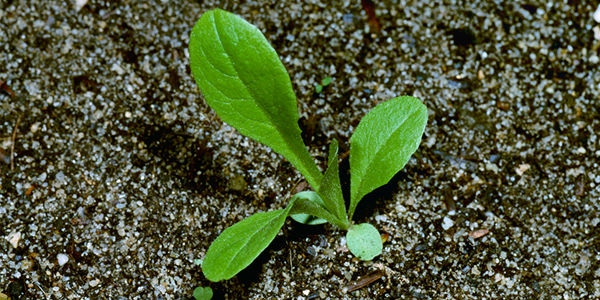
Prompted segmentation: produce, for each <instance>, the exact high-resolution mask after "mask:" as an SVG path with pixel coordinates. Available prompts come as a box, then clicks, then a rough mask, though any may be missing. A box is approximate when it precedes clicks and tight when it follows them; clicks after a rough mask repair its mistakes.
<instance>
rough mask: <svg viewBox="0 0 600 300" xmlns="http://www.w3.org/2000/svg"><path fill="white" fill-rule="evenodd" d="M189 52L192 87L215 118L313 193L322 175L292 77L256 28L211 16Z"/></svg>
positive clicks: (197, 29)
mask: <svg viewBox="0 0 600 300" xmlns="http://www.w3.org/2000/svg"><path fill="white" fill-rule="evenodd" d="M189 50H190V66H191V69H192V74H193V75H194V78H195V79H196V83H197V84H198V87H199V88H200V91H201V92H202V94H203V95H204V99H205V100H206V102H207V103H208V105H210V107H212V109H214V110H215V111H216V112H217V114H218V115H219V117H220V118H221V119H222V120H223V121H225V122H227V123H228V124H229V125H231V126H233V127H234V128H236V129H237V130H238V131H239V132H240V133H241V134H243V135H246V136H248V137H251V138H253V139H255V140H257V141H259V142H261V143H263V144H265V145H267V146H269V147H271V148H272V149H273V150H274V151H275V152H277V153H279V154H281V155H283V156H284V157H285V158H286V159H287V160H289V161H290V162H291V163H292V164H293V165H294V166H295V167H296V168H297V169H298V170H299V171H300V173H302V175H304V177H305V178H306V180H307V181H308V183H309V184H310V185H311V186H312V187H313V188H314V189H317V188H318V184H319V183H320V182H321V176H322V175H321V173H320V171H319V169H318V168H317V166H316V164H315V162H314V160H313V159H312V158H311V156H310V154H309V153H308V150H307V149H306V146H305V145H304V143H303V142H302V138H301V136H300V128H299V127H298V118H299V117H298V108H297V107H296V96H295V95H294V91H293V90H292V84H291V82H290V77H289V75H288V73H287V71H286V70H285V67H284V66H283V64H282V63H281V61H280V60H279V57H278V56H277V53H276V52H275V50H273V48H272V47H271V45H269V42H268V41H267V39H266V38H265V37H264V36H263V35H262V33H261V32H260V31H259V30H258V28H256V27H255V26H253V25H251V24H249V23H248V22H246V21H245V20H243V19H242V18H240V17H238V16H236V15H234V14H232V13H229V12H226V11H223V10H220V9H216V10H210V11H207V12H206V13H204V14H203V15H202V17H201V18H200V20H198V22H197V23H196V25H195V26H194V28H193V29H192V33H191V36H190V46H189Z"/></svg>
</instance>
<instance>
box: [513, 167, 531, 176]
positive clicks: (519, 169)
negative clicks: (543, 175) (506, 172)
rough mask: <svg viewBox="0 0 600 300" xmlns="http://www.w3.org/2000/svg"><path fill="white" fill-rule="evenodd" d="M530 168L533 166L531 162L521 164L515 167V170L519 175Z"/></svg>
mask: <svg viewBox="0 0 600 300" xmlns="http://www.w3.org/2000/svg"><path fill="white" fill-rule="evenodd" d="M529 168H531V166H530V165H529V164H520V165H519V167H518V168H516V169H515V172H517V174H519V176H522V175H523V174H525V172H527V170H529Z"/></svg>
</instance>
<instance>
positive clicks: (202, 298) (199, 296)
mask: <svg viewBox="0 0 600 300" xmlns="http://www.w3.org/2000/svg"><path fill="white" fill-rule="evenodd" d="M212 297H213V290H212V289H211V288H210V287H208V286H207V287H201V286H199V287H197V288H196V289H194V298H195V299H196V300H210V299H212Z"/></svg>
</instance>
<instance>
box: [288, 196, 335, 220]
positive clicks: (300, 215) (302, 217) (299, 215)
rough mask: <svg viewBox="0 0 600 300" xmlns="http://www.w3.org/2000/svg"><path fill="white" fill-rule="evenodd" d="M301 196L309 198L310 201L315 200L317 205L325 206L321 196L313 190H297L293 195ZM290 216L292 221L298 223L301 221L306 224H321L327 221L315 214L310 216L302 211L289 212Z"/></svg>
mask: <svg viewBox="0 0 600 300" xmlns="http://www.w3.org/2000/svg"><path fill="white" fill-rule="evenodd" d="M299 195H300V196H303V195H304V197H307V198H309V199H310V200H311V201H313V202H315V203H316V204H318V205H319V206H322V207H325V203H323V199H321V197H319V196H318V195H317V194H314V192H312V191H304V192H299V193H298V194H296V195H294V196H299ZM290 218H292V219H293V220H294V221H296V222H298V223H302V224H306V225H321V224H324V223H327V220H325V219H322V218H319V217H315V216H311V215H309V214H304V213H293V212H292V213H290Z"/></svg>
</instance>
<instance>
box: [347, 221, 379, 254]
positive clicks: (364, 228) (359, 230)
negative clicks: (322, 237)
mask: <svg viewBox="0 0 600 300" xmlns="http://www.w3.org/2000/svg"><path fill="white" fill-rule="evenodd" d="M346 245H348V249H350V252H352V254H354V256H356V257H358V258H359V259H361V260H372V259H373V258H374V257H375V256H377V255H379V254H381V251H382V249H383V243H382V242H381V236H380V235H379V232H378V231H377V229H375V227H374V226H373V225H371V224H368V223H362V224H359V225H352V226H350V228H349V229H348V233H346Z"/></svg>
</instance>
